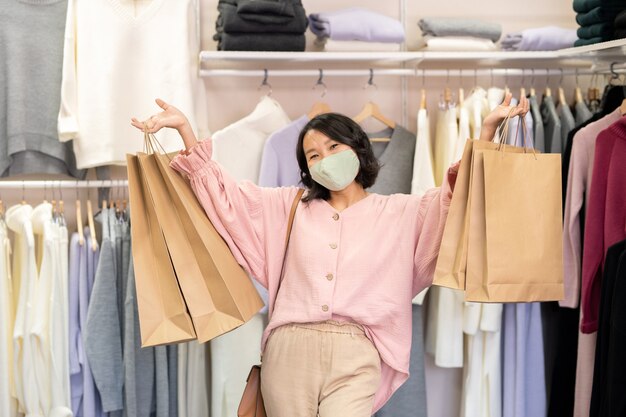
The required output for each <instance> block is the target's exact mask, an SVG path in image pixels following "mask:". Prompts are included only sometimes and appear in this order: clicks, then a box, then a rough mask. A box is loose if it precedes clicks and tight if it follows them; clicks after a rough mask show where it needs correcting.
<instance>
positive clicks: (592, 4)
mask: <svg viewBox="0 0 626 417" xmlns="http://www.w3.org/2000/svg"><path fill="white" fill-rule="evenodd" d="M600 3H601V0H574V11H575V12H576V13H587V12H588V11H590V10H593V9H595V8H596V7H598V6H600Z"/></svg>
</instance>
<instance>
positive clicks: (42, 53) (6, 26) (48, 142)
mask: <svg viewBox="0 0 626 417" xmlns="http://www.w3.org/2000/svg"><path fill="white" fill-rule="evenodd" d="M66 10H67V0H21V1H4V2H2V3H0V28H1V30H0V45H2V48H0V63H1V64H0V174H1V175H4V176H6V175H19V174H31V173H36V174H66V175H72V176H75V177H79V178H83V177H84V174H85V173H86V171H78V170H76V161H75V158H74V152H73V150H72V144H71V142H66V143H62V142H59V139H58V134H57V117H58V113H59V103H60V91H61V72H62V67H63V39H64V36H65V19H66Z"/></svg>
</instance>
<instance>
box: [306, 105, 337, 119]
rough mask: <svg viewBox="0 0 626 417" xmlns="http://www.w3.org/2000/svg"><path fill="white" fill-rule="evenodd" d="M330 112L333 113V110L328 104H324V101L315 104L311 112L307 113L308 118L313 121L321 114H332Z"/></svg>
mask: <svg viewBox="0 0 626 417" xmlns="http://www.w3.org/2000/svg"><path fill="white" fill-rule="evenodd" d="M330 112H332V109H331V108H330V106H329V105H328V104H327V103H324V102H323V101H318V102H316V103H315V104H313V106H312V107H311V110H309V112H308V113H307V117H308V118H309V120H311V119H313V118H314V117H316V116H319V115H320V114H324V113H330Z"/></svg>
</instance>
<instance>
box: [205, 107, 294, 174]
mask: <svg viewBox="0 0 626 417" xmlns="http://www.w3.org/2000/svg"><path fill="white" fill-rule="evenodd" d="M290 122H291V120H289V116H287V113H285V111H284V110H283V108H282V107H281V106H280V104H279V103H278V102H277V101H276V100H274V99H273V98H270V97H267V96H263V98H261V100H260V101H259V103H258V104H257V105H256V107H255V108H254V110H253V111H252V113H250V114H249V115H247V116H246V117H244V118H243V119H241V120H239V121H237V122H235V123H233V124H231V125H230V126H227V127H225V128H223V129H221V130H219V131H217V132H215V133H214V134H213V137H212V139H213V160H215V161H217V162H219V163H220V165H222V166H223V167H224V168H226V170H227V171H228V173H229V174H230V175H231V176H233V178H234V179H235V180H237V181H243V180H249V181H252V182H254V183H256V182H257V181H258V179H259V169H260V166H261V157H262V155H263V147H264V146H265V141H266V140H267V138H268V137H269V135H271V134H272V133H274V132H275V131H277V130H278V129H280V128H283V127H285V126H286V125H287V124H289V123H290Z"/></svg>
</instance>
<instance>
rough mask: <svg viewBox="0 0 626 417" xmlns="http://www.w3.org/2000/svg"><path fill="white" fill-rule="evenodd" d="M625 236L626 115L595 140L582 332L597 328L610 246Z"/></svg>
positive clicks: (585, 250)
mask: <svg viewBox="0 0 626 417" xmlns="http://www.w3.org/2000/svg"><path fill="white" fill-rule="evenodd" d="M625 238H626V118H625V117H622V118H621V119H620V120H619V121H617V122H616V123H614V124H613V125H611V126H610V127H609V128H608V129H605V130H603V131H602V132H600V134H599V135H598V139H597V140H596V151H595V158H594V162H593V174H592V179H591V189H590V191H589V207H588V208H587V217H586V219H585V240H584V245H583V265H582V294H581V308H582V316H583V317H582V322H581V330H582V332H583V333H593V332H595V331H597V330H598V314H599V305H600V294H601V291H600V288H601V282H602V271H603V267H604V265H603V264H604V256H605V254H606V251H607V249H608V248H609V247H610V246H612V245H614V244H615V243H617V242H619V241H621V240H623V239H625Z"/></svg>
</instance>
